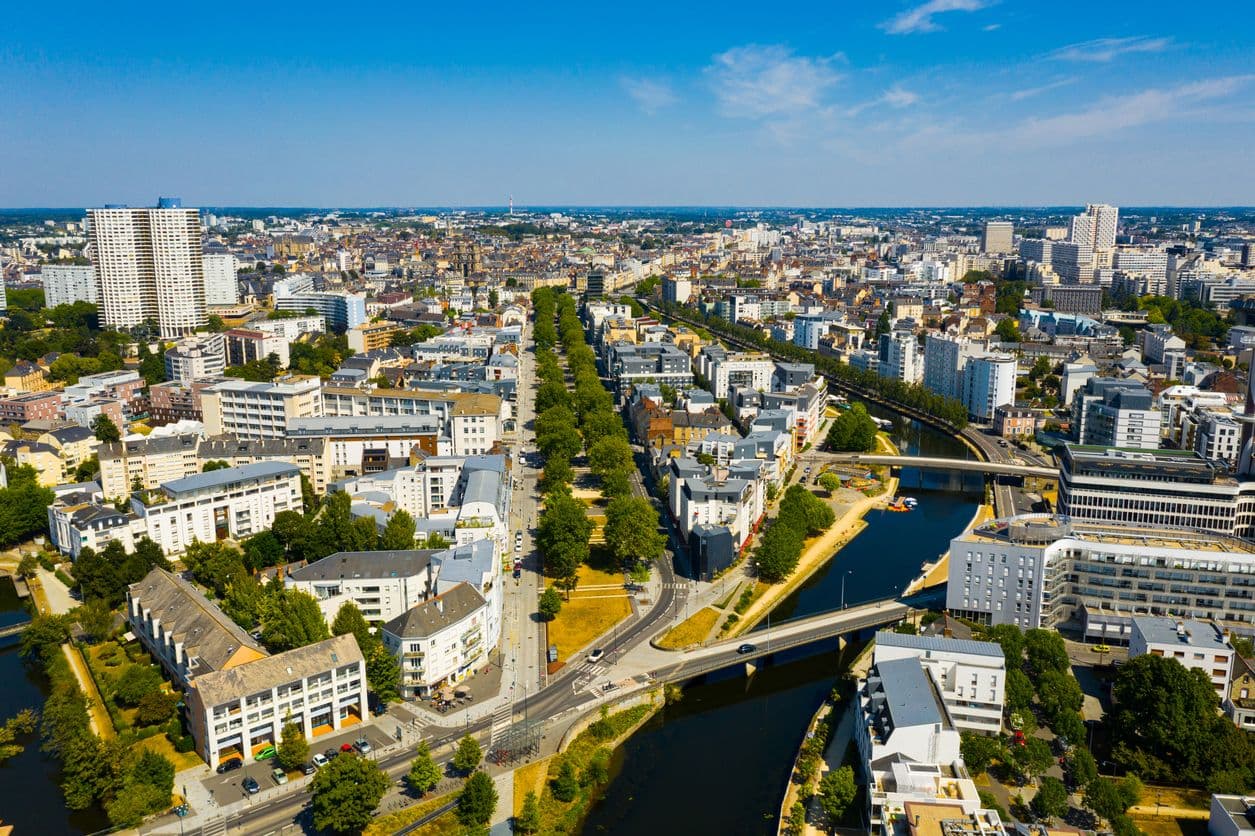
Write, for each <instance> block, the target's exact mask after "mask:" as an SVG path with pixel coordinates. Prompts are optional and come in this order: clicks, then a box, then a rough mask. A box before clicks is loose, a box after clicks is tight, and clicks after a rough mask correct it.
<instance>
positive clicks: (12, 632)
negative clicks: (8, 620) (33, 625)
mask: <svg viewBox="0 0 1255 836" xmlns="http://www.w3.org/2000/svg"><path fill="white" fill-rule="evenodd" d="M29 626H30V622H29V621H19V622H18V623H17V624H10V625H9V626H8V627H0V639H3V638H7V637H9V636H16V635H17V634H19V633H21V632H23V631H24V630H26V628H27V627H29Z"/></svg>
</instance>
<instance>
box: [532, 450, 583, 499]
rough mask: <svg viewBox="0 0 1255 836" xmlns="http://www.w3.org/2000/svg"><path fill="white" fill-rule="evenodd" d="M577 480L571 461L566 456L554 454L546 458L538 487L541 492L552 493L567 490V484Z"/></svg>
mask: <svg viewBox="0 0 1255 836" xmlns="http://www.w3.org/2000/svg"><path fill="white" fill-rule="evenodd" d="M573 481H575V471H574V470H573V469H572V468H571V462H570V460H569V459H567V458H566V457H564V456H560V455H553V456H550V457H549V458H547V459H546V460H545V469H544V472H542V473H541V475H540V482H539V484H538V485H537V487H539V488H540V491H541V493H544V494H552V493H555V492H563V491H566V490H567V486H568V485H570V484H571V483H572V482H573Z"/></svg>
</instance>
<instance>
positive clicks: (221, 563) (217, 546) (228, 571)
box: [183, 542, 248, 598]
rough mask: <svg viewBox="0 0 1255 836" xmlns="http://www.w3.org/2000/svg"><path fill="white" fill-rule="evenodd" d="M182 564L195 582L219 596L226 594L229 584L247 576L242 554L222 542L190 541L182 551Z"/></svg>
mask: <svg viewBox="0 0 1255 836" xmlns="http://www.w3.org/2000/svg"><path fill="white" fill-rule="evenodd" d="M183 565H184V566H186V567H187V568H188V569H189V570H191V572H192V576H193V577H194V578H196V580H197V582H199V583H202V584H204V585H205V586H207V587H209V588H210V589H212V590H213V592H214V595H216V596H218V597H219V598H221V597H223V596H224V595H226V593H227V587H228V586H229V585H230V584H232V583H233V582H235V581H237V580H239V579H240V578H242V577H247V576H248V569H247V568H245V566H244V555H243V554H242V553H241V552H240V551H239V550H237V549H236V548H235V547H234V546H232V545H229V544H227V543H223V542H216V543H200V542H194V543H192V544H191V545H190V546H188V547H187V550H186V551H185V552H184V553H183Z"/></svg>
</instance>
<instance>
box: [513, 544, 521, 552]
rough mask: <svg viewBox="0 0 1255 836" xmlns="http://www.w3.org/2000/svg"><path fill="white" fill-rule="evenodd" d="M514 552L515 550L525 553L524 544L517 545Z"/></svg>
mask: <svg viewBox="0 0 1255 836" xmlns="http://www.w3.org/2000/svg"><path fill="white" fill-rule="evenodd" d="M514 550H515V551H516V552H521V551H523V544H522V543H515V544H514Z"/></svg>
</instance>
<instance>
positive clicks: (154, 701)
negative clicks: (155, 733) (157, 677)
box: [135, 690, 180, 726]
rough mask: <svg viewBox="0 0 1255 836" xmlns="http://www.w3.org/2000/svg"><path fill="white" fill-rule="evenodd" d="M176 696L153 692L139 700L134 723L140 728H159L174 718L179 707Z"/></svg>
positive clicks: (163, 692) (177, 696)
mask: <svg viewBox="0 0 1255 836" xmlns="http://www.w3.org/2000/svg"><path fill="white" fill-rule="evenodd" d="M179 699H180V697H179V695H178V694H168V693H166V692H165V691H159V690H153V691H149V692H148V693H147V694H144V696H142V697H140V698H139V705H138V707H137V708H136V710H135V722H136V724H138V725H141V726H159V725H161V724H162V723H165V722H166V721H168V720H169V719H170V718H171V717H173V716H174V713H175V711H177V710H178V705H179Z"/></svg>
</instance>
